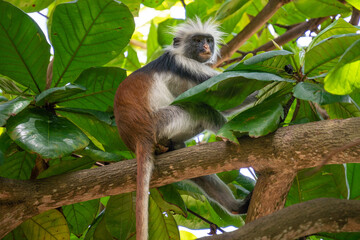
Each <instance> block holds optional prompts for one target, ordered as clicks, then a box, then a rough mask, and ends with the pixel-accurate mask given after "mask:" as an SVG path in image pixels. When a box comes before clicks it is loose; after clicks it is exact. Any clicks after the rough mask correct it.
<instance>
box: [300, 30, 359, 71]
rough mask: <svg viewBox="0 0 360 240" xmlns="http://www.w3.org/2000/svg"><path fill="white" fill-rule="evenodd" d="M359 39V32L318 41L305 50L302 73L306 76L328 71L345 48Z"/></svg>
mask: <svg viewBox="0 0 360 240" xmlns="http://www.w3.org/2000/svg"><path fill="white" fill-rule="evenodd" d="M359 39H360V34H356V33H349V34H343V35H336V36H331V37H329V38H326V39H324V40H322V41H320V42H319V43H318V44H316V45H314V46H313V47H312V48H311V49H310V50H309V51H307V52H306V55H305V64H304V73H305V74H306V75H307V76H317V75H320V74H323V73H327V72H329V71H330V70H331V69H332V68H334V67H335V66H336V64H337V63H338V61H339V59H340V57H341V55H343V54H344V52H345V51H346V49H348V48H349V47H350V46H351V45H352V44H353V43H354V42H355V41H357V40H359Z"/></svg>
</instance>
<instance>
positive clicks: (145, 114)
mask: <svg viewBox="0 0 360 240" xmlns="http://www.w3.org/2000/svg"><path fill="white" fill-rule="evenodd" d="M220 37H221V32H219V31H218V30H217V25H215V24H214V23H213V22H212V21H207V22H205V23H202V22H201V21H200V20H198V19H197V20H193V21H191V20H190V21H187V22H186V23H183V24H181V25H179V26H178V27H177V28H176V31H175V37H174V40H173V44H172V46H169V47H168V48H167V49H165V52H164V54H163V55H161V56H160V57H159V58H158V59H156V60H154V61H152V62H150V63H149V64H147V65H145V66H144V67H142V68H140V69H138V70H137V71H135V72H133V73H132V74H131V75H129V76H128V77H127V78H126V79H125V80H124V81H123V82H122V83H121V84H120V86H119V88H118V90H117V92H116V96H115V103H114V113H115V119H116V123H117V126H118V129H119V133H120V135H121V138H122V139H123V140H124V142H125V144H126V145H127V146H128V147H129V148H130V149H131V150H132V151H134V152H135V153H136V157H137V189H136V239H137V240H146V239H147V236H148V200H149V195H148V192H149V183H150V177H151V172H152V169H153V161H154V154H155V149H156V147H160V148H161V146H165V147H166V148H169V149H178V148H180V147H182V146H184V141H185V140H188V139H189V138H191V137H194V136H195V135H197V134H199V133H201V132H202V131H203V130H204V129H208V130H212V131H214V132H217V130H219V128H220V127H221V126H222V125H223V124H224V123H225V122H226V120H225V118H224V117H223V116H222V115H221V114H220V113H219V112H218V111H216V110H214V109H212V108H210V107H209V106H207V105H205V104H198V106H197V107H196V109H195V108H194V107H191V108H190V107H186V106H176V105H170V104H171V103H172V102H173V100H174V99H175V98H176V97H177V96H178V95H180V94H181V93H183V92H184V91H186V90H188V89H189V88H191V87H193V86H195V85H197V84H200V83H202V82H204V81H205V80H207V79H209V78H210V77H212V76H215V75H217V74H218V73H217V72H216V71H215V70H213V69H212V68H211V67H209V64H211V63H212V62H214V61H215V60H216V58H217V55H218V48H217V43H218V42H219V39H220ZM192 181H193V182H195V183H196V184H197V185H198V186H200V187H201V188H202V189H203V191H204V192H205V193H206V194H207V195H208V196H209V197H211V198H212V199H214V200H215V201H217V202H218V203H220V204H221V205H222V206H223V207H224V208H225V209H227V210H228V211H229V212H232V213H246V211H247V207H248V200H245V201H239V200H237V199H235V198H234V196H233V195H232V193H231V191H230V189H229V188H228V187H227V186H226V185H225V184H224V183H223V182H222V181H221V180H220V179H219V178H218V177H217V176H216V175H210V176H203V177H198V178H194V179H192Z"/></svg>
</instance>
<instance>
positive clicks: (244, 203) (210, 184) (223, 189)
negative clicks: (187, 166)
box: [190, 174, 251, 214]
mask: <svg viewBox="0 0 360 240" xmlns="http://www.w3.org/2000/svg"><path fill="white" fill-rule="evenodd" d="M190 180H191V181H193V182H194V183H195V184H196V185H198V186H199V187H201V188H202V190H203V191H204V192H205V193H206V194H207V195H208V196H209V197H210V198H212V199H213V200H215V201H216V202H218V203H219V204H220V205H222V206H223V207H224V208H225V209H226V210H228V211H229V212H230V213H233V214H245V213H246V212H247V210H248V208H249V204H250V199H251V193H250V194H249V195H248V196H247V197H246V198H245V199H244V200H238V199H235V197H234V195H233V194H232V192H231V191H230V189H229V187H228V186H226V184H225V183H224V182H223V181H221V179H220V178H219V177H218V176H217V175H215V174H213V175H208V176H202V177H197V178H193V179H190Z"/></svg>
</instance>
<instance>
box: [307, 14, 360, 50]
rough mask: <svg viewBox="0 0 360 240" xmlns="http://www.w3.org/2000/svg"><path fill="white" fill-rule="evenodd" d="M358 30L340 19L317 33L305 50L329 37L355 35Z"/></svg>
mask: <svg viewBox="0 0 360 240" xmlns="http://www.w3.org/2000/svg"><path fill="white" fill-rule="evenodd" d="M358 30H359V29H358V28H357V27H355V26H354V25H352V24H350V23H348V22H346V21H345V20H344V19H342V18H340V19H338V20H336V21H335V22H333V23H331V24H330V25H329V26H327V27H326V28H325V29H324V30H322V31H321V32H319V33H318V34H317V35H316V37H315V38H314V39H313V40H312V41H311V42H310V44H309V46H308V47H307V50H310V49H311V48H312V47H313V46H315V45H316V44H318V43H319V42H321V41H322V40H325V39H327V38H329V37H332V36H335V35H341V34H348V33H356V32H357V31H358Z"/></svg>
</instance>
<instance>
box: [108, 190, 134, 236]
mask: <svg viewBox="0 0 360 240" xmlns="http://www.w3.org/2000/svg"><path fill="white" fill-rule="evenodd" d="M104 217H105V219H106V228H107V229H108V231H109V232H110V233H111V234H112V235H113V236H114V237H116V238H117V239H128V237H130V236H131V235H134V234H135V193H134V192H132V193H124V194H120V195H116V196H111V197H110V199H109V202H108V203H107V205H106V211H105V215H104Z"/></svg>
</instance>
